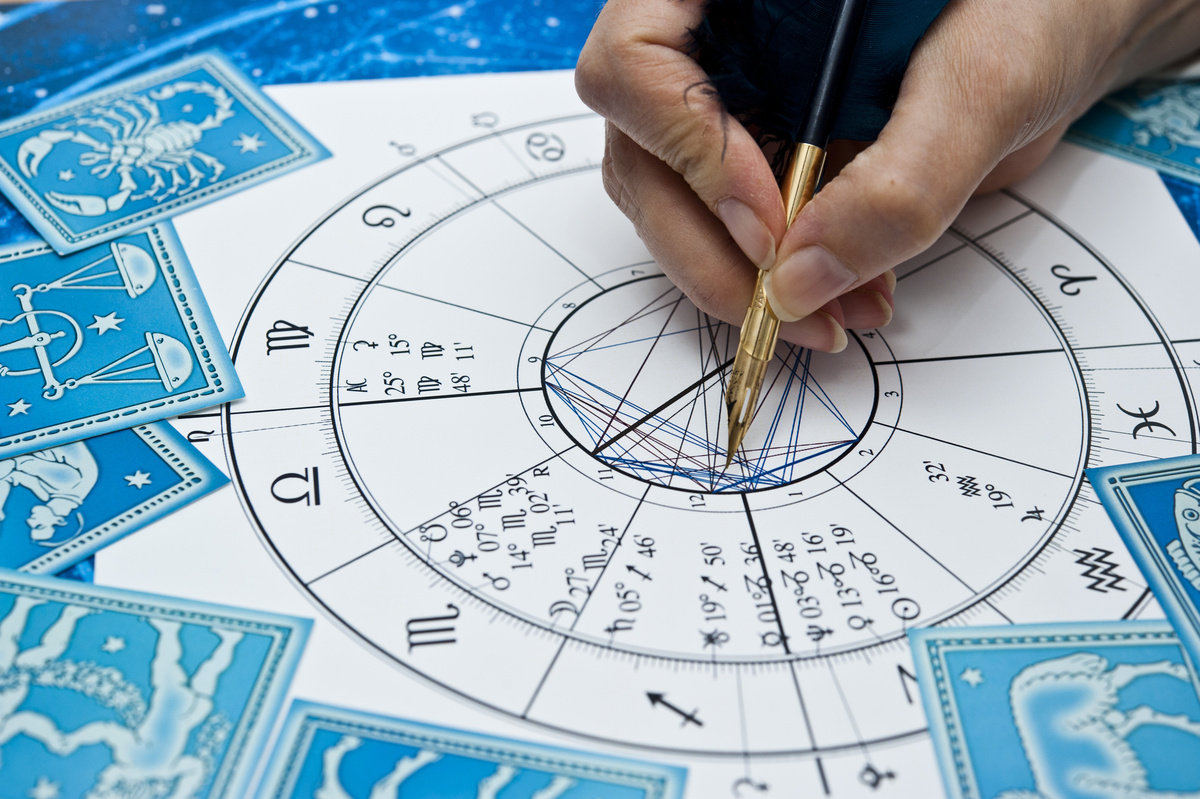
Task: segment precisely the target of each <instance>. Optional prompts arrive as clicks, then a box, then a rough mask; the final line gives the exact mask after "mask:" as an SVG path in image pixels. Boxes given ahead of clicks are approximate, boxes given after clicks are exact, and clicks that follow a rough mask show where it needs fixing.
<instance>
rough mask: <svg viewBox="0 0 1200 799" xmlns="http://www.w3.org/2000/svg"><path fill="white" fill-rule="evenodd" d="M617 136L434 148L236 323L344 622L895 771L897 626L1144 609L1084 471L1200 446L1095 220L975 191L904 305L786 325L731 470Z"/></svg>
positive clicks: (249, 384)
mask: <svg viewBox="0 0 1200 799" xmlns="http://www.w3.org/2000/svg"><path fill="white" fill-rule="evenodd" d="M601 149H602V123H601V122H600V121H599V120H598V119H597V118H595V117H592V116H590V115H589V116H579V117H570V118H563V119H556V120H548V121H544V122H539V123H536V124H532V125H526V126H522V127H518V128H513V129H509V130H491V131H489V132H487V133H486V135H484V136H482V137H480V138H477V139H474V140H471V141H468V142H465V143H463V144H459V145H456V146H453V147H449V148H447V149H444V150H441V151H438V152H434V153H430V154H428V155H424V156H423V157H419V158H414V160H413V161H412V162H411V163H409V164H407V165H405V166H404V167H402V168H400V169H397V170H394V171H391V172H389V173H387V174H385V175H383V176H382V177H381V178H380V179H379V180H377V181H376V182H374V183H372V184H371V185H369V186H367V187H365V188H363V189H362V190H361V191H360V192H358V193H356V194H355V195H354V196H352V197H350V198H348V199H346V200H345V201H343V202H341V203H339V204H337V205H336V207H334V208H333V210H331V211H330V212H329V214H328V215H326V216H325V217H324V218H322V219H320V220H318V221H317V222H316V223H315V224H314V225H313V226H312V227H311V228H310V229H309V231H308V232H306V233H305V234H304V235H303V236H302V237H301V239H300V240H299V241H298V242H296V244H295V245H294V246H293V247H292V248H291V249H290V250H289V251H288V252H287V254H286V255H285V256H284V257H283V258H282V259H281V260H280V261H279V262H278V264H277V265H276V266H275V268H274V269H273V270H272V271H271V273H270V274H269V276H268V277H267V278H266V280H265V281H264V283H263V284H262V286H261V287H260V289H259V291H258V293H257V295H256V296H255V298H254V300H253V301H252V303H251V305H250V307H249V309H248V311H247V313H246V315H245V317H244V318H243V321H242V323H241V326H240V328H239V331H238V333H237V337H236V340H235V350H234V352H235V361H236V363H237V366H238V369H239V373H240V374H241V375H242V377H243V380H244V382H245V384H246V396H247V399H246V400H245V401H242V402H238V403H236V404H233V405H231V406H227V407H226V411H225V420H224V421H225V425H226V432H227V434H228V439H227V441H228V447H229V450H228V451H229V454H230V459H231V464H232V467H233V470H234V480H235V483H236V484H237V486H238V490H239V491H240V494H241V497H242V499H243V502H244V504H245V506H246V508H247V510H248V512H249V514H250V516H251V518H252V520H253V522H254V524H255V525H256V526H257V527H258V529H259V531H260V533H261V535H262V537H263V540H264V542H265V543H266V545H267V546H268V547H269V548H270V549H271V550H272V552H273V553H274V555H275V556H276V558H277V559H278V561H279V563H280V564H281V566H282V567H283V568H284V569H285V570H286V571H287V572H288V573H289V575H290V576H291V577H292V579H293V580H294V581H295V582H296V584H297V585H298V586H299V587H300V588H301V590H302V591H304V592H305V593H307V594H308V595H309V596H310V597H311V598H312V599H313V601H315V602H316V603H317V604H318V605H319V606H320V607H322V608H323V609H324V610H325V612H327V613H328V614H329V615H330V616H331V617H332V618H334V619H336V620H337V621H338V622H339V623H340V624H341V625H343V627H344V628H345V629H346V630H347V631H348V632H349V633H350V634H351V635H353V636H355V637H357V638H358V639H359V640H361V641H362V642H363V643H365V644H366V645H367V646H369V647H371V648H373V649H375V650H377V651H378V652H380V653H382V654H383V655H385V656H386V657H387V658H389V659H391V660H393V661H394V662H395V663H397V664H399V665H401V666H403V667H405V668H407V669H410V670H412V671H414V672H416V673H418V674H420V675H423V676H424V677H425V678H427V679H429V680H431V681H432V682H434V683H436V684H438V685H440V686H443V687H445V688H446V689H448V690H450V691H453V692H455V693H457V694H460V695H462V696H464V697H467V698H469V699H471V700H473V701H475V702H478V703H481V704H483V705H485V706H488V707H491V708H494V709H496V710H498V711H501V712H503V713H505V714H509V715H511V716H513V717H517V718H520V719H524V720H527V721H529V722H531V723H534V724H538V725H543V726H545V727H549V728H554V729H558V730H563V731H567V732H570V733H573V734H576V735H581V736H586V737H590V738H594V739H601V740H606V741H612V742H617V743H620V744H625V745H631V746H635V747H644V748H648V749H653V750H660V751H665V752H671V753H676V754H678V755H685V756H686V755H693V756H711V757H717V758H720V757H731V758H742V757H746V756H749V755H756V756H764V757H770V756H773V755H788V756H789V757H792V758H796V757H799V758H801V759H802V760H804V762H808V763H811V764H812V775H813V776H812V779H814V780H816V781H817V782H816V783H814V784H819V785H824V786H825V788H826V792H827V793H828V792H829V784H830V779H831V778H830V777H829V774H831V773H833V772H834V771H836V770H837V768H836V767H835V766H834V765H831V764H833V763H835V762H842V761H844V762H845V763H848V764H851V766H847V768H850V769H851V772H852V773H855V774H858V776H859V777H860V778H861V779H860V780H859V782H862V783H864V784H868V785H869V783H870V779H868V777H870V775H872V774H873V775H874V777H875V778H878V779H882V778H883V776H882V775H886V776H887V777H888V778H889V779H894V778H896V777H897V774H899V773H901V772H902V771H903V764H902V763H900V762H898V761H897V759H896V758H893V761H894V762H891V763H883V762H882V761H881V758H882V760H887V758H886V757H884V756H881V755H880V752H883V751H885V748H886V747H887V746H889V745H892V746H895V745H907V744H906V743H905V742H913V741H920V740H922V739H921V735H922V731H923V729H924V726H925V723H924V719H923V715H922V712H921V709H920V704H919V700H918V699H917V697H916V693H915V686H914V683H913V678H912V674H911V665H910V664H911V661H910V658H909V652H908V647H907V642H906V639H905V633H906V631H907V630H908V629H909V628H910V627H912V626H915V625H931V624H947V625H964V624H989V623H1000V624H1002V623H1006V622H1035V621H1051V620H1059V619H1067V618H1070V619H1081V618H1094V619H1111V618H1120V617H1123V616H1126V615H1129V614H1131V613H1133V612H1135V610H1136V609H1137V608H1138V607H1139V606H1140V605H1141V604H1142V603H1144V602H1145V601H1146V598H1147V596H1148V593H1147V591H1146V589H1145V586H1144V585H1142V584H1140V582H1138V573H1137V570H1136V568H1135V567H1134V566H1133V565H1132V564H1131V563H1130V562H1129V561H1128V559H1127V556H1126V555H1125V554H1124V550H1123V548H1122V547H1121V546H1120V545H1119V543H1117V541H1116V539H1115V535H1114V534H1113V533H1111V528H1110V527H1109V526H1108V525H1107V523H1105V522H1103V521H1101V520H1102V519H1103V511H1102V510H1101V509H1100V508H1099V507H1098V505H1097V503H1096V502H1095V500H1094V497H1093V496H1092V494H1091V492H1090V488H1089V487H1088V486H1087V484H1086V483H1085V482H1084V479H1083V470H1084V468H1085V467H1088V466H1093V465H1100V464H1103V463H1110V462H1116V461H1118V460H1128V459H1130V458H1144V457H1153V456H1162V455H1174V454H1183V453H1186V452H1193V451H1195V447H1196V423H1195V414H1194V409H1193V399H1192V395H1191V391H1190V388H1189V386H1188V384H1187V379H1186V375H1185V373H1184V371H1183V370H1182V368H1181V366H1180V363H1179V356H1178V355H1177V353H1176V352H1175V350H1174V348H1173V346H1172V344H1171V342H1170V341H1169V340H1168V339H1167V337H1166V336H1165V335H1164V334H1163V333H1162V331H1161V329H1160V327H1159V325H1158V324H1157V322H1156V321H1155V319H1154V317H1153V315H1152V314H1151V313H1150V311H1149V310H1148V309H1147V308H1146V307H1145V305H1144V304H1143V303H1142V302H1141V300H1140V299H1139V298H1138V297H1137V296H1136V294H1135V293H1134V292H1133V291H1132V289H1130V288H1129V286H1128V285H1127V284H1126V282H1125V281H1124V280H1123V278H1122V277H1121V275H1120V274H1118V273H1117V272H1116V270H1115V269H1113V268H1112V267H1111V266H1110V265H1109V264H1108V263H1107V262H1106V261H1105V260H1104V258H1103V256H1102V255H1101V254H1100V253H1098V252H1096V251H1095V250H1094V249H1093V248H1091V247H1090V246H1089V245H1088V243H1087V242H1086V241H1083V240H1082V239H1080V238H1079V237H1078V236H1077V235H1076V234H1075V233H1073V232H1072V231H1071V230H1070V229H1068V228H1067V227H1065V226H1064V225H1062V224H1061V223H1059V222H1058V221H1057V220H1055V219H1054V218H1053V216H1052V215H1050V214H1049V213H1047V212H1046V211H1044V210H1042V209H1040V208H1039V207H1037V206H1036V205H1035V204H1034V203H1032V202H1030V201H1028V200H1025V199H1023V198H1022V197H1021V196H1019V195H1017V194H1011V193H1010V194H1004V195H997V196H994V197H991V198H987V199H983V200H978V201H975V202H973V203H972V204H971V205H970V206H969V207H968V208H967V210H966V211H965V212H964V214H963V215H962V217H961V218H960V219H959V220H958V222H957V223H956V224H955V226H954V227H953V229H952V230H951V231H950V232H949V233H947V235H946V236H944V237H943V238H942V240H940V241H939V242H938V243H937V245H936V246H935V247H934V248H933V249H931V250H930V251H929V252H927V253H925V254H923V255H922V256H920V257H918V258H916V259H914V260H913V261H911V262H909V263H907V264H904V265H903V266H902V267H901V268H900V269H899V270H898V275H899V288H898V291H897V293H898V295H899V296H901V297H902V298H903V310H902V313H901V314H899V315H898V316H897V318H896V320H895V322H894V323H893V324H892V325H891V326H889V327H888V328H887V329H885V330H870V331H860V332H858V333H856V334H854V335H853V336H852V341H851V344H850V346H849V348H848V349H847V351H846V352H844V353H841V354H838V355H825V354H820V353H812V352H809V351H805V350H800V349H797V348H794V347H790V346H788V345H783V344H781V345H780V347H779V348H778V350H777V351H776V356H777V357H776V359H775V362H774V364H773V367H772V371H771V373H770V374H768V377H767V384H766V387H765V389H764V392H763V398H762V400H761V403H760V406H759V408H758V409H757V417H756V421H755V424H754V425H753V426H752V427H751V430H750V434H749V436H748V438H747V441H746V444H745V445H744V448H743V450H742V451H740V452H739V453H738V454H737V456H736V457H735V459H734V462H733V464H732V466H731V467H730V468H729V469H728V470H725V469H723V468H722V467H723V465H724V461H725V454H726V453H725V451H724V446H725V439H726V428H725V420H724V404H723V400H722V396H723V389H724V385H725V382H724V381H725V380H726V378H727V372H728V367H729V365H730V362H731V359H732V356H733V353H734V350H735V348H736V344H737V339H736V333H737V331H736V330H735V329H731V328H730V327H729V326H728V325H725V324H722V323H719V322H717V321H716V320H713V319H711V318H708V317H707V316H705V315H704V314H702V313H700V312H699V311H698V310H696V308H695V307H694V306H692V305H691V304H690V303H689V302H688V301H687V300H686V298H684V297H683V295H682V294H681V293H680V292H679V291H678V290H677V289H675V288H674V287H673V286H672V285H671V284H670V282H669V281H668V280H667V279H666V278H665V277H663V275H662V273H661V272H660V271H659V270H658V268H657V266H656V265H655V264H654V263H653V261H652V260H651V259H650V258H649V256H648V255H647V253H646V251H645V250H644V249H643V247H642V245H641V243H640V242H639V241H638V239H637V238H636V236H635V235H634V234H633V232H632V230H631V229H630V228H629V226H628V224H627V223H626V222H625V220H624V219H623V218H622V217H620V215H619V214H618V213H617V212H616V211H615V210H614V209H613V208H611V206H610V203H609V202H608V200H607V198H605V197H604V196H603V192H602V190H601V187H600V179H599V158H600V154H601ZM1098 309H1103V310H1104V312H1103V314H1100V313H1097V311H1098ZM1097 320H1103V321H1102V322H1101V321H1097ZM1128 370H1138V374H1139V376H1140V377H1139V380H1137V381H1130V380H1129V378H1128ZM1095 522H1100V523H1095ZM877 763H879V764H880V765H876V764H877ZM884 766H887V768H886V769H884V768H883V767H884ZM864 775H866V776H864ZM878 779H876V783H878Z"/></svg>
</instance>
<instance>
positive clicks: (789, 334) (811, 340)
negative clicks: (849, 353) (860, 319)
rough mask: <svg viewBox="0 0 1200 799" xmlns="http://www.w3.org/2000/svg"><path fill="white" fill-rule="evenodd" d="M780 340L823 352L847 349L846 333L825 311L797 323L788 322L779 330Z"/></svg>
mask: <svg viewBox="0 0 1200 799" xmlns="http://www.w3.org/2000/svg"><path fill="white" fill-rule="evenodd" d="M779 336H780V338H782V339H784V340H785V341H790V342H791V343H793V344H798V345H799V346H801V347H807V348H809V349H813V350H820V351H822V352H841V351H842V350H844V349H846V344H847V341H848V340H847V338H846V331H845V330H844V329H843V328H842V326H841V325H839V324H838V322H837V320H836V319H834V318H833V316H831V315H830V314H828V313H826V312H825V311H817V312H816V313H814V314H812V315H811V316H806V317H804V318H803V319H801V320H799V321H796V322H788V323H787V324H785V325H784V326H783V327H782V328H780V330H779Z"/></svg>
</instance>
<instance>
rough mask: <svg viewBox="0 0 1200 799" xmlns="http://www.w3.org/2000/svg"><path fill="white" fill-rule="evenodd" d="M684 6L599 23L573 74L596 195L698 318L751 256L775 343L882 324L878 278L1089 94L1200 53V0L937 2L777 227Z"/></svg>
mask: <svg viewBox="0 0 1200 799" xmlns="http://www.w3.org/2000/svg"><path fill="white" fill-rule="evenodd" d="M703 9H704V3H703V0H609V2H608V3H607V5H606V6H605V7H604V10H603V11H602V12H601V14H600V17H599V19H598V20H597V22H596V25H595V27H594V28H593V30H592V34H591V36H590V37H589V39H588V42H587V44H586V45H585V46H584V49H583V53H582V54H581V56H580V59H579V66H578V69H577V71H576V79H575V82H576V87H577V89H578V91H579V95H580V97H581V98H582V99H583V100H584V102H585V103H587V104H588V105H589V106H591V107H592V108H593V109H595V110H596V111H597V112H599V113H600V114H602V115H603V116H604V117H605V118H606V119H607V120H608V122H607V137H606V139H607V140H606V150H605V157H604V168H603V175H604V185H605V188H606V189H607V191H608V193H609V196H611V197H612V198H613V200H614V201H615V202H616V204H617V205H618V207H620V209H621V210H622V211H623V212H624V213H625V215H626V216H628V217H629V218H630V219H631V220H632V221H633V223H634V226H635V227H636V228H637V231H638V234H639V235H640V236H641V237H642V239H643V241H644V242H645V243H646V246H647V247H648V249H649V250H650V253H651V254H652V255H653V256H654V258H655V259H656V260H657V261H658V262H659V264H660V265H661V266H662V268H663V270H664V271H665V272H666V273H667V274H668V275H669V276H670V277H671V279H672V280H674V281H675V283H676V284H677V285H678V286H679V287H680V288H681V289H682V290H683V291H684V293H686V294H687V295H688V297H689V298H690V299H691V300H692V301H693V302H695V303H696V305H697V306H698V307H699V308H700V309H701V310H703V311H705V312H706V313H709V314H711V315H713V316H716V317H718V318H720V319H723V320H724V321H727V322H730V323H733V324H738V323H740V322H741V321H742V317H743V315H744V314H745V311H746V307H747V305H748V304H749V301H750V295H751V291H752V289H753V286H754V280H755V270H754V268H753V266H752V265H757V266H758V267H759V268H761V269H767V270H770V271H769V272H768V280H767V285H768V296H769V298H770V300H771V305H772V308H773V309H774V310H775V311H776V313H777V314H778V315H779V316H780V318H781V319H783V320H785V321H784V323H783V325H781V327H780V336H781V337H782V338H784V339H785V340H787V341H791V342H793V343H795V344H800V345H802V346H807V347H812V348H814V349H820V350H829V351H837V350H840V349H841V348H843V347H844V346H845V345H846V335H845V332H844V330H845V329H853V328H867V327H878V326H880V325H883V324H886V323H887V322H888V321H890V319H891V316H892V307H893V301H892V292H893V290H894V288H895V277H894V275H893V273H892V271H891V270H892V268H893V267H895V266H896V265H897V264H899V263H901V262H902V261H904V260H906V259H908V258H911V257H912V256H914V255H917V254H918V253H920V252H921V251H923V250H924V249H926V248H927V247H929V246H930V245H931V244H933V242H934V241H936V240H937V238H938V237H939V236H940V235H941V234H942V233H944V232H945V230H946V229H947V228H948V227H949V225H950V223H951V222H952V221H953V220H954V218H955V217H956V216H957V215H958V212H959V211H960V210H961V209H962V207H963V205H964V204H965V203H966V201H967V200H968V199H969V198H970V197H971V195H972V194H973V193H975V192H979V191H992V190H995V189H998V188H1000V187H1002V186H1005V185H1008V184H1009V183H1012V182H1014V181H1016V180H1018V179H1019V178H1021V177H1023V176H1024V175H1026V174H1028V173H1029V172H1030V171H1032V170H1033V169H1034V167H1036V166H1037V165H1038V164H1040V163H1041V162H1042V161H1043V160H1044V159H1045V158H1046V156H1047V155H1048V154H1049V153H1050V150H1051V149H1052V148H1053V147H1054V145H1055V144H1056V143H1057V142H1058V140H1059V139H1060V138H1061V137H1062V135H1063V133H1064V132H1065V131H1066V129H1067V127H1068V126H1069V125H1070V123H1071V122H1072V121H1074V119H1076V118H1077V117H1078V116H1079V115H1080V114H1082V113H1083V112H1084V111H1085V110H1086V109H1087V108H1088V107H1089V106H1090V105H1091V104H1092V103H1094V102H1095V101H1096V100H1098V99H1099V98H1100V97H1101V96H1103V95H1104V94H1106V93H1107V92H1109V91H1111V90H1112V89H1115V88H1117V87H1119V86H1121V85H1124V84H1125V83H1128V82H1129V81H1131V80H1133V79H1134V78H1136V77H1137V76H1138V75H1141V74H1144V73H1146V72H1149V71H1151V70H1153V69H1156V68H1158V67H1161V66H1164V65H1166V64H1168V63H1171V62H1172V61H1175V60H1177V59H1178V58H1181V57H1183V56H1184V55H1187V54H1188V53H1190V52H1192V51H1194V50H1195V49H1197V47H1198V46H1200V0H952V1H951V3H950V4H949V5H948V6H947V7H946V9H945V10H944V11H943V12H942V14H941V16H940V17H939V18H938V20H937V21H936V22H935V23H934V24H933V26H932V27H931V28H930V29H929V31H928V32H927V33H926V35H925V37H924V38H923V39H922V41H921V42H920V44H918V46H917V49H916V50H915V51H914V53H913V58H912V60H911V62H910V64H909V69H908V71H907V73H906V74H905V78H904V81H903V83H902V85H901V89H900V96H899V99H898V100H897V102H896V106H895V110H894V111H893V113H892V117H891V120H890V121H889V122H888V124H887V126H886V127H885V128H884V129H883V131H882V132H881V133H880V136H879V139H878V140H877V141H876V142H874V143H873V144H870V145H869V146H865V147H863V146H862V145H853V144H851V143H844V142H843V143H837V142H835V143H834V144H833V145H831V147H830V152H829V163H828V164H827V166H826V175H827V177H826V180H827V181H828V182H827V185H826V186H825V187H824V188H822V190H821V191H820V192H819V193H818V194H817V196H816V197H814V198H813V200H812V201H811V202H810V203H809V204H808V205H807V206H806V207H805V208H804V209H803V211H802V212H801V213H800V215H799V217H798V218H797V219H796V221H795V223H794V224H793V225H792V226H791V228H790V229H787V230H786V231H785V221H784V211H783V206H782V202H781V201H780V198H779V189H778V187H777V184H776V182H775V178H774V176H773V175H772V173H771V170H770V167H769V166H768V164H767V161H766V159H765V157H764V156H763V155H762V152H761V151H760V150H759V148H758V146H757V144H756V143H755V141H754V139H753V137H752V136H751V135H750V134H749V133H748V132H747V131H746V129H745V128H744V127H742V125H741V124H740V123H738V122H737V120H735V119H732V118H730V117H729V116H728V115H726V114H725V113H724V111H723V109H722V107H721V105H720V102H719V100H717V99H716V98H715V97H712V96H711V95H710V94H709V93H706V92H704V91H703V90H702V87H703V84H704V82H705V74H704V72H703V71H702V70H701V69H700V67H699V66H697V64H696V63H695V61H693V60H692V59H691V58H690V57H689V56H688V55H687V54H686V49H687V44H688V34H687V31H688V30H689V29H691V28H693V27H695V26H696V24H697V23H698V22H699V20H700V19H701V17H702V15H703ZM860 150H861V151H860ZM833 175H836V176H835V177H833V178H832V179H829V176H833Z"/></svg>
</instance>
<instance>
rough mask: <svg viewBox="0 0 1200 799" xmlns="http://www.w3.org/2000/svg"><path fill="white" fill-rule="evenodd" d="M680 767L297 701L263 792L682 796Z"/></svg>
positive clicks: (267, 798)
mask: <svg viewBox="0 0 1200 799" xmlns="http://www.w3.org/2000/svg"><path fill="white" fill-rule="evenodd" d="M685 777H686V772H685V771H684V769H681V768H677V767H674V766H664V765H658V764H655V763H647V762H644V761H640V760H628V759H625V758H615V757H605V756H601V755H595V754H591V753H587V752H578V751H572V750H569V749H559V748H557V747H552V746H544V745H540V744H533V743H526V742H523V741H517V740H514V739H511V738H496V737H492V736H488V735H479V734H477V733H469V732H463V731H461V730H451V729H447V728H445V727H433V726H429V725H427V724H418V723H417V722H413V721H404V720H402V719H394V718H387V717H384V716H377V715H374V714H371V713H360V712H357V711H353V710H345V709H342V708H336V707H329V706H327V705H318V704H314V703H311V702H303V701H297V702H293V703H292V707H291V710H290V711H289V713H288V718H287V721H286V722H285V724H284V729H283V732H282V733H281V734H280V736H279V739H278V740H277V741H276V743H275V754H274V755H273V756H272V758H271V764H270V766H269V767H268V768H267V773H266V776H265V777H264V778H263V781H262V783H261V784H260V785H259V790H258V796H259V799H301V798H302V797H313V796H317V797H330V798H331V799H332V798H333V797H338V798H339V799H360V797H361V799H369V798H371V799H373V798H374V797H393V796H397V795H399V796H404V797H410V798H411V799H422V797H425V799H434V798H435V797H448V796H461V797H467V796H477V797H480V799H490V798H494V797H497V796H506V797H507V796H512V797H516V796H528V797H533V799H678V797H680V796H681V795H682V792H683V785H684V780H685Z"/></svg>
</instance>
